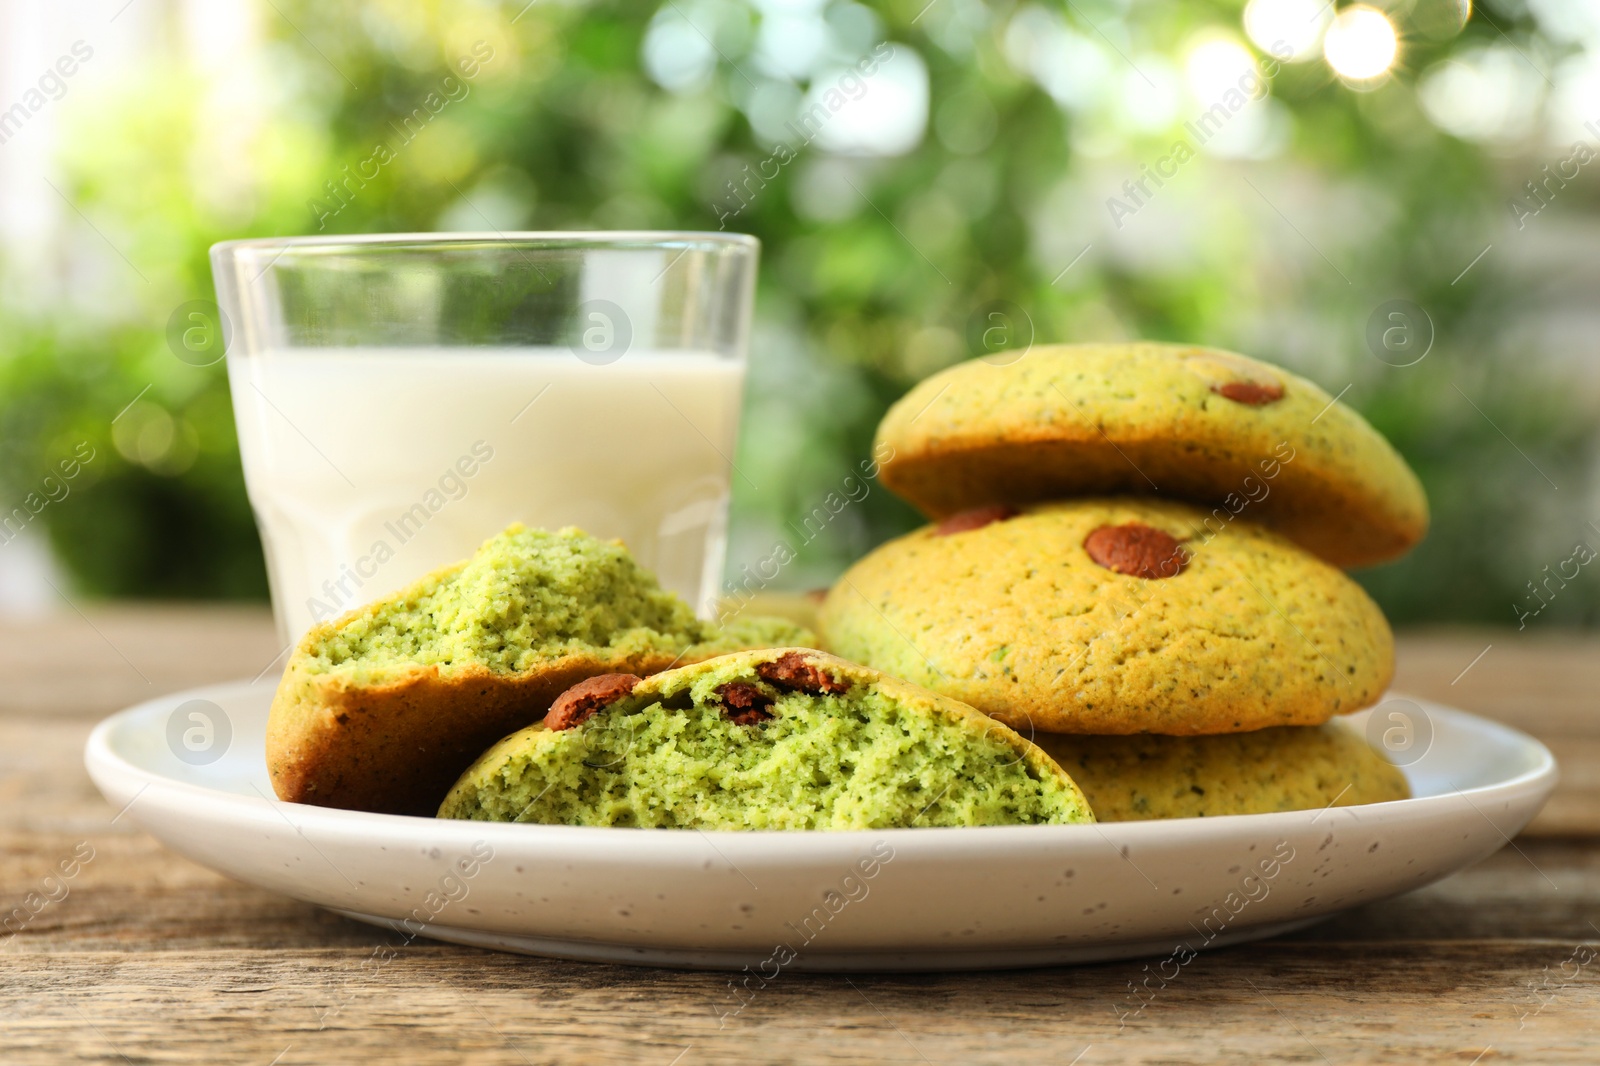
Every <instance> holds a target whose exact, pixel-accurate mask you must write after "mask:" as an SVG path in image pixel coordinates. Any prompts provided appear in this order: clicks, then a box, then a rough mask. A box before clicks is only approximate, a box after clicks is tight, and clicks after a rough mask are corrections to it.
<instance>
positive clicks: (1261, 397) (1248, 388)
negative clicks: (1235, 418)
mask: <svg viewBox="0 0 1600 1066" xmlns="http://www.w3.org/2000/svg"><path fill="white" fill-rule="evenodd" d="M1211 391H1212V392H1214V393H1216V394H1217V395H1218V396H1221V397H1223V398H1224V399H1228V400H1232V401H1233V402H1234V403H1242V404H1247V405H1249V406H1250V407H1260V406H1261V405H1262V404H1268V403H1272V402H1273V401H1274V400H1281V399H1283V386H1282V385H1280V384H1278V383H1277V382H1275V381H1273V382H1261V381H1229V382H1224V383H1223V384H1221V385H1213V386H1211Z"/></svg>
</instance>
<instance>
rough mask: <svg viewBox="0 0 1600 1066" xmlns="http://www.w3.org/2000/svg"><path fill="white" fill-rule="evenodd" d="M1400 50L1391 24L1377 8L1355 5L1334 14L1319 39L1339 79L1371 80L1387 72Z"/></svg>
mask: <svg viewBox="0 0 1600 1066" xmlns="http://www.w3.org/2000/svg"><path fill="white" fill-rule="evenodd" d="M1399 51H1400V40H1399V38H1398V37H1397V36H1396V35H1395V32H1394V23H1392V22H1390V21H1389V17H1388V16H1387V15H1385V14H1384V13H1383V12H1382V11H1379V10H1378V9H1377V8H1373V7H1367V6H1365V5H1362V4H1358V5H1356V6H1355V7H1347V8H1345V9H1344V10H1343V11H1341V12H1339V14H1338V15H1336V16H1334V20H1333V25H1331V26H1329V27H1328V32H1327V34H1326V35H1325V36H1324V37H1323V39H1322V54H1323V55H1324V56H1325V57H1326V58H1327V60H1328V65H1329V66H1330V67H1332V68H1333V69H1334V72H1335V73H1336V74H1338V75H1339V76H1340V77H1342V78H1348V79H1350V80H1351V81H1371V80H1372V79H1374V78H1378V77H1381V76H1382V75H1384V74H1386V73H1388V70H1389V68H1390V67H1392V66H1394V61H1395V56H1396V55H1397V54H1398V53H1399Z"/></svg>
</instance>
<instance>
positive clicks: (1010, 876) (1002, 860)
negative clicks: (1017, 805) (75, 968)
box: [85, 683, 1556, 977]
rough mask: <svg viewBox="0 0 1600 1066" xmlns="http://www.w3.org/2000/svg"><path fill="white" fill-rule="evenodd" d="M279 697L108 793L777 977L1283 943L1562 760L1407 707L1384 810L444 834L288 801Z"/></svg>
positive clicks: (518, 929)
mask: <svg viewBox="0 0 1600 1066" xmlns="http://www.w3.org/2000/svg"><path fill="white" fill-rule="evenodd" d="M272 692H273V685H272V684H270V683H262V684H245V683H240V684H230V685H217V686H212V687H209V688H204V689H196V690H193V691H189V692H182V693H176V694H173V695H171V696H166V697H163V698H161V699H157V700H151V701H149V702H147V703H141V704H139V705H138V706H135V707H130V708H128V709H127V710H125V711H122V712H120V713H118V714H116V715H113V716H112V717H110V718H108V719H106V720H105V721H104V722H102V723H100V725H99V726H98V727H97V728H96V729H95V730H94V733H93V734H92V735H91V736H90V738H89V743H88V746H87V749H86V751H85V761H86V763H87V765H88V768H89V773H90V775H91V776H92V777H93V778H94V781H95V784H96V785H98V786H99V788H100V790H101V791H102V792H103V793H104V794H105V796H106V798H107V799H108V800H110V802H111V803H112V804H113V806H115V807H118V808H124V809H125V810H126V816H127V817H129V818H131V819H133V820H134V821H135V822H137V823H138V824H140V825H142V826H143V827H144V828H145V829H147V830H149V831H150V832H151V833H152V834H154V835H155V836H156V837H157V838H158V839H159V840H161V841H162V842H163V843H164V844H166V845H167V846H168V847H170V848H172V849H173V850H174V851H176V852H179V853H180V854H182V855H185V856H188V857H189V858H191V859H193V860H195V861H196V862H199V863H202V864H204V865H206V866H209V867H211V868H212V869H215V870H219V871H221V872H222V873H224V874H227V875H228V876H230V877H234V878H237V879H238V880H241V881H245V882H248V883H250V884H254V885H260V886H261V887H263V888H267V889H271V890H273V891H277V892H283V893H285V894H287V895H290V896H294V897H296V898H298V899H303V900H307V901H309V902H312V903H316V904H319V905H321V906H324V907H328V908H330V909H332V910H335V911H338V912H340V913H342V914H346V915H349V916H350V917H352V918H358V919H360V920H362V921H367V922H372V923H375V924H379V925H386V926H390V927H393V928H395V929H398V930H400V931H401V933H402V934H404V935H408V936H410V935H415V936H427V937H433V938H436V939H440V940H448V941H454V942H457V943H462V944H473V945H478V946H482V947H491V948H501V949H505V950H510V951H521V952H529V953H534V954H540V955H552V956H560V957H566V958H574V959H589V960H595V961H606V962H631V963H643V964H652V965H665V966H687V967H711V968H730V969H738V968H740V967H744V966H750V967H751V968H752V971H758V972H759V973H760V974H762V975H766V976H767V977H770V976H773V975H775V974H776V973H777V972H781V971H782V970H786V969H793V970H835V971H845V970H941V969H979V968H997V967H1011V966H1038V965H1048V964H1056V963H1072V962H1087V961H1094V960H1103V959H1114V958H1125V957H1134V956H1141V955H1158V954H1159V955H1165V954H1168V953H1171V952H1173V951H1175V950H1178V949H1179V946H1180V945H1187V946H1188V948H1189V949H1191V950H1199V949H1202V948H1206V947H1212V946H1217V945H1221V944H1225V943H1231V942H1238V941H1242V940H1249V939H1255V938H1259V937H1264V936H1271V935H1274V934H1276V933H1280V932H1284V931H1287V930H1289V929H1293V928H1296V927H1298V926H1301V925H1305V924H1307V923H1309V922H1312V921H1315V920H1316V919H1318V918H1321V917H1325V916H1327V915H1329V914H1332V913H1334V912H1336V911H1339V910H1342V909H1344V908H1346V907H1351V906H1354V905H1356V904H1360V903H1367V902H1370V901H1372V900H1377V899H1382V898H1384V897H1387V896H1393V895H1396V894H1398V893H1401V892H1406V891H1409V890H1411V889H1414V888H1417V887H1419V886H1421V885H1425V884H1427V883H1428V882H1430V881H1434V880H1437V879H1438V878H1441V877H1444V876H1445V875H1447V874H1450V873H1452V872H1454V871H1456V870H1459V869H1461V868H1462V867H1464V866H1468V865H1470V864H1471V863H1473V862H1476V861H1478V860H1479V859H1481V858H1483V857H1484V856H1486V855H1488V854H1490V853H1491V852H1493V851H1495V850H1496V849H1497V848H1499V847H1501V846H1502V845H1504V844H1505V843H1506V841H1507V840H1508V839H1510V838H1511V837H1512V836H1514V835H1515V834H1516V833H1517V831H1518V830H1519V829H1521V828H1522V827H1523V826H1524V825H1525V824H1527V822H1528V821H1529V819H1531V818H1532V817H1533V816H1534V814H1535V813H1536V812H1537V811H1538V809H1539V807H1540V805H1541V804H1542V803H1543V802H1544V800H1545V798H1546V797H1547V796H1548V795H1549V793H1550V790H1551V789H1552V788H1553V787H1554V785H1555V780H1556V769H1555V761H1554V759H1553V758H1552V757H1551V755H1550V752H1549V751H1548V750H1547V749H1546V748H1545V747H1544V746H1543V745H1542V744H1540V743H1539V742H1538V741H1536V740H1534V739H1532V738H1531V737H1528V736H1526V735H1524V734H1522V733H1519V732H1517V731H1516V730H1513V729H1510V728H1508V727H1506V726H1503V725H1499V724H1497V723H1494V722H1490V721H1487V720H1484V719H1482V718H1477V717H1475V716H1473V715H1469V714H1467V713H1465V712H1462V711H1456V710H1451V709H1449V708H1445V707H1440V706H1438V705H1435V704H1429V703H1426V702H1424V701H1420V700H1416V701H1400V702H1401V703H1403V705H1404V707H1405V708H1407V709H1408V711H1409V712H1410V713H1411V719H1412V720H1411V721H1409V722H1408V723H1407V724H1406V728H1407V729H1408V730H1409V729H1410V728H1411V726H1412V725H1415V724H1420V725H1421V726H1422V731H1423V732H1425V733H1428V734H1431V737H1430V739H1428V741H1427V743H1426V745H1425V749H1426V750H1425V753H1423V754H1421V755H1420V757H1417V758H1415V759H1414V760H1413V761H1411V762H1410V764H1409V765H1407V766H1406V768H1405V769H1406V773H1407V776H1408V777H1409V778H1410V780H1411V786H1412V789H1413V791H1414V792H1415V793H1416V795H1415V797H1414V798H1412V799H1408V800H1401V801H1398V802H1394V803H1379V804H1372V805H1369V806H1364V807H1340V808H1333V809H1330V810H1326V811H1298V812H1290V813H1283V814H1258V815H1241V816H1234V817H1226V818H1204V819H1181V820H1174V821H1165V822H1123V823H1115V824H1105V825H1080V826H1037V827H1024V826H1019V827H1006V828H988V829H981V828H980V829H897V830H888V831H880V832H850V833H702V832H696V831H687V830H649V829H581V828H572V827H566V826H536V825H502V824H487V823H481V822H456V821H438V820H434V819H428V818H408V817H400V816H395V815H379V814H362V813H357V812H351V811H337V810H327V809H324V808H320V807H307V806H302V805H298V804H286V803H280V802H278V801H277V800H275V799H273V798H271V797H272V790H271V787H270V786H269V784H268V782H267V774H266V767H265V763H264V759H263V755H262V737H263V733H264V730H265V726H266V718H267V707H268V705H269V703H270V702H271V699H272ZM1385 706H1388V705H1387V704H1386V705H1381V706H1380V707H1379V708H1378V711H1379V712H1382V711H1384V707H1385ZM1372 713H1375V712H1367V714H1372ZM1418 713H1420V716H1421V717H1420V718H1417V714H1418ZM1364 717H1365V716H1364V715H1359V716H1355V717H1354V719H1353V721H1352V724H1353V725H1355V726H1356V727H1358V728H1361V727H1363V719H1364ZM1411 750H1412V752H1413V753H1416V752H1418V751H1420V750H1421V746H1420V745H1419V747H1417V748H1413V749H1411Z"/></svg>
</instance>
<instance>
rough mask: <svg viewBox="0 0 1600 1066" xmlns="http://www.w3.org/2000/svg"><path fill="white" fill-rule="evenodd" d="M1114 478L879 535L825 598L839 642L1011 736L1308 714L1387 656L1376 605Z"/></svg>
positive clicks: (1289, 721) (1303, 562)
mask: <svg viewBox="0 0 1600 1066" xmlns="http://www.w3.org/2000/svg"><path fill="white" fill-rule="evenodd" d="M1207 515H1208V512H1206V511H1203V510H1201V509H1199V508H1197V507H1194V506H1192V505H1190V504H1185V503H1178V502H1176V501H1169V500H1151V499H1140V498H1137V497H1121V498H1111V499H1088V500H1075V501H1067V502H1062V503H1054V504H1042V505H1038V506H1035V507H1032V508H1028V509H1026V510H1024V511H1022V512H1020V513H1017V512H1015V511H1012V510H1010V509H1008V508H1003V507H993V508H985V509H982V510H979V511H975V512H963V513H961V514H958V515H954V516H952V517H951V518H948V519H946V520H945V521H944V522H943V523H941V524H940V525H938V526H927V527H924V528H922V529H919V530H917V531H915V532H913V533H910V534H908V535H906V536H904V537H901V538H899V539H897V540H893V541H890V542H889V543H887V544H884V545H882V546H881V547H879V548H878V549H877V550H875V551H873V552H872V553H871V554H869V555H867V556H866V557H865V558H863V559H861V560H860V561H859V562H857V563H856V564H855V565H854V566H852V567H851V568H850V569H849V570H848V571H847V572H846V573H845V575H844V576H843V577H842V578H840V579H839V582H838V584H836V585H835V586H834V587H833V589H832V590H831V591H830V592H829V593H828V598H827V599H826V600H825V601H824V603H823V606H822V612H821V614H820V616H819V619H818V621H819V624H820V626H821V628H822V640H823V643H824V646H825V647H826V648H827V649H828V650H829V651H831V652H833V653H834V654H835V655H840V656H843V657H844V658H846V659H853V660H855V661H856V662H859V663H864V664H866V665H868V666H872V667H875V668H876V669H879V670H882V671H884V672H886V673H890V674H894V675H896V676H899V677H903V678H905V679H906V680H908V681H912V682H915V683H916V684H919V685H922V686H924V687H926V688H930V689H933V690H934V691H935V692H940V693H943V694H944V695H946V696H951V697H954V698H955V699H958V700H961V701H963V702H965V703H969V704H971V705H972V706H974V707H976V708H978V709H979V710H981V711H985V712H987V713H989V714H991V715H993V716H994V717H996V718H998V719H1000V720H1001V721H1003V722H1005V723H1006V724H1008V725H1010V726H1012V727H1013V728H1015V729H1017V730H1018V731H1020V732H1022V733H1023V735H1025V736H1026V735H1029V730H1039V731H1043V732H1049V733H1168V734H1175V735H1193V734H1200V733H1236V732H1244V731H1246V730H1252V729H1262V728H1265V727H1266V726H1275V725H1317V724H1320V723H1322V722H1325V721H1327V720H1328V719H1329V718H1331V717H1332V716H1333V715H1336V714H1344V713H1348V712H1350V711H1356V710H1360V709H1361V708H1363V707H1366V706H1369V705H1371V704H1372V703H1374V702H1376V701H1377V699H1378V697H1379V696H1380V695H1382V693H1383V691H1384V689H1385V688H1386V687H1387V685H1388V684H1389V680H1390V678H1391V676H1392V675H1393V672H1394V638H1393V635H1392V634H1391V633H1390V631H1389V625H1388V623H1387V622H1386V621H1384V618H1383V614H1382V612H1380V611H1379V610H1378V606H1377V604H1375V603H1373V602H1372V600H1371V598H1369V597H1368V596H1367V594H1366V593H1365V592H1364V591H1363V590H1362V589H1361V586H1359V585H1357V584H1356V583H1355V582H1354V581H1352V580H1351V579H1350V578H1349V577H1347V576H1346V575H1345V574H1344V573H1343V572H1341V571H1340V570H1338V569H1337V568H1335V567H1333V566H1330V565H1329V564H1327V563H1325V562H1323V561H1321V560H1320V559H1317V558H1316V557H1314V556H1312V555H1310V554H1308V553H1307V552H1305V551H1303V550H1301V549H1300V548H1297V547H1296V546H1295V545H1293V544H1291V543H1289V542H1288V541H1287V540H1285V539H1283V538H1282V537H1280V536H1278V535H1277V534H1275V533H1272V532H1271V531H1269V530H1267V529H1264V528H1262V527H1260V526H1257V525H1255V524H1253V523H1251V522H1248V521H1245V520H1243V519H1240V520H1237V521H1234V522H1232V523H1230V524H1228V525H1226V526H1223V527H1222V528H1221V529H1220V530H1218V531H1216V532H1212V531H1211V530H1209V529H1208V528H1207V526H1206V525H1205V519H1206V518H1207Z"/></svg>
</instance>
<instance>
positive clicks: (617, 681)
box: [544, 674, 644, 730]
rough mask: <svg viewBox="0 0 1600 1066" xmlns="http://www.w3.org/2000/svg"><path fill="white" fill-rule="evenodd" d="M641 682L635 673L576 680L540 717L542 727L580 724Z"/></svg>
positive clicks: (570, 726)
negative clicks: (542, 718)
mask: <svg viewBox="0 0 1600 1066" xmlns="http://www.w3.org/2000/svg"><path fill="white" fill-rule="evenodd" d="M643 680H644V678H642V677H639V676H638V675H636V674H601V675H600V676H599V677H591V678H589V679H587V680H585V681H579V682H578V683H577V684H576V685H573V686H572V687H571V688H569V689H567V691H565V692H563V693H562V694H561V695H559V696H557V697H556V701H555V702H554V703H552V704H551V705H550V711H549V713H548V714H546V715H545V716H544V724H545V727H546V728H548V729H556V730H561V729H571V728H572V727H573V726H578V725H582V724H583V723H584V722H587V721H588V720H589V716H590V715H592V714H594V712H596V711H601V710H604V709H605V708H607V707H609V706H611V705H612V704H613V703H615V702H617V701H618V700H620V699H621V698H622V697H624V696H626V695H627V694H628V693H630V692H632V691H633V686H635V685H637V684H638V683H639V682H640V681H643Z"/></svg>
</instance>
